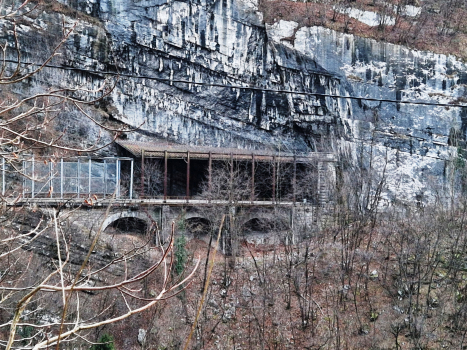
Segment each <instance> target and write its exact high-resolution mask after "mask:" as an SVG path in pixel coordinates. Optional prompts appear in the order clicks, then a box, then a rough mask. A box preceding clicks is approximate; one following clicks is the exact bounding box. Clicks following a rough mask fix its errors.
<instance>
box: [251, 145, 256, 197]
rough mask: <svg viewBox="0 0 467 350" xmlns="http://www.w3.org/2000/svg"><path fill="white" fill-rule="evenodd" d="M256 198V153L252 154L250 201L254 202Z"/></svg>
mask: <svg viewBox="0 0 467 350" xmlns="http://www.w3.org/2000/svg"><path fill="white" fill-rule="evenodd" d="M254 199H255V155H254V153H252V154H251V194H250V201H251V202H253V200H254Z"/></svg>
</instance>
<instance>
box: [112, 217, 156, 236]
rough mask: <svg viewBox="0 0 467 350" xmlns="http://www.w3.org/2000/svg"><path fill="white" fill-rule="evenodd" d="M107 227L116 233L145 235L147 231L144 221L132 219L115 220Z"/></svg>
mask: <svg viewBox="0 0 467 350" xmlns="http://www.w3.org/2000/svg"><path fill="white" fill-rule="evenodd" d="M108 227H109V228H112V229H113V230H115V231H116V232H117V233H137V234H138V233H139V234H145V233H146V231H147V229H148V225H147V224H146V222H145V221H144V220H142V219H139V218H134V217H128V218H120V219H117V220H115V221H114V222H112V223H111V224H110V225H109V226H108Z"/></svg>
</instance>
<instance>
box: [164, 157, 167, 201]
mask: <svg viewBox="0 0 467 350" xmlns="http://www.w3.org/2000/svg"><path fill="white" fill-rule="evenodd" d="M166 200H167V151H164V201H166Z"/></svg>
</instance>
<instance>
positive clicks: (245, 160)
mask: <svg viewBox="0 0 467 350" xmlns="http://www.w3.org/2000/svg"><path fill="white" fill-rule="evenodd" d="M116 143H117V144H118V145H119V146H120V147H121V149H122V152H123V153H124V155H125V156H127V157H131V158H135V159H136V161H135V174H134V178H135V181H136V182H138V184H136V183H135V192H138V193H139V197H140V198H150V197H155V196H156V197H157V196H160V197H163V199H164V200H167V199H170V198H174V197H175V198H185V199H187V200H188V199H191V198H193V197H195V196H197V195H199V194H200V193H201V192H202V190H203V189H204V190H206V187H207V188H209V189H210V188H212V186H213V182H216V181H219V179H216V178H214V175H215V174H217V173H216V171H215V169H216V168H217V169H218V168H219V166H220V165H222V166H223V168H224V169H225V170H226V172H227V174H226V176H224V181H226V182H229V181H230V182H233V181H234V177H235V176H237V174H238V173H239V171H241V172H243V174H245V173H247V174H248V176H243V177H242V179H244V180H245V181H248V183H245V184H244V186H245V187H248V189H249V191H250V194H249V197H250V198H249V199H250V200H252V201H253V200H268V201H270V200H272V201H279V200H282V199H284V198H285V197H284V193H286V192H287V193H288V197H287V200H289V201H293V202H295V201H297V200H299V201H302V200H306V198H305V196H304V195H303V183H301V181H302V182H303V179H304V175H303V173H304V170H305V169H308V168H310V167H311V168H313V169H314V174H313V176H309V181H313V180H311V179H312V178H313V179H314V180H315V182H316V184H315V186H313V187H314V189H315V193H316V194H317V196H318V197H319V196H321V197H323V192H324V189H325V182H326V178H327V177H328V175H329V173H328V172H329V166H328V165H329V164H332V163H334V162H335V155H334V154H333V153H324V152H311V153H306V154H293V153H286V152H276V151H265V150H245V149H237V148H221V147H216V148H214V147H201V146H186V145H178V144H170V143H167V142H161V143H149V142H136V141H127V140H118V141H116ZM154 182H157V184H159V186H152V185H151V184H152V183H154ZM154 188H155V189H156V190H155V191H154ZM318 193H320V194H318ZM315 197H316V196H315ZM318 197H316V198H315V199H314V200H315V201H316V202H319V201H321V200H322V199H323V198H318ZM246 199H247V198H244V200H246Z"/></svg>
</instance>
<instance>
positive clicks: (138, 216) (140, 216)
mask: <svg viewBox="0 0 467 350" xmlns="http://www.w3.org/2000/svg"><path fill="white" fill-rule="evenodd" d="M124 219H130V221H134V223H136V224H138V223H144V225H145V226H146V229H147V228H148V227H150V226H151V222H152V221H151V220H150V218H149V217H148V215H147V214H146V213H144V212H140V211H123V212H120V213H115V214H112V215H109V216H108V217H107V218H106V219H105V220H104V222H103V224H102V231H104V230H105V229H106V228H107V227H109V226H111V225H113V224H115V223H117V222H118V221H119V220H124Z"/></svg>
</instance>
